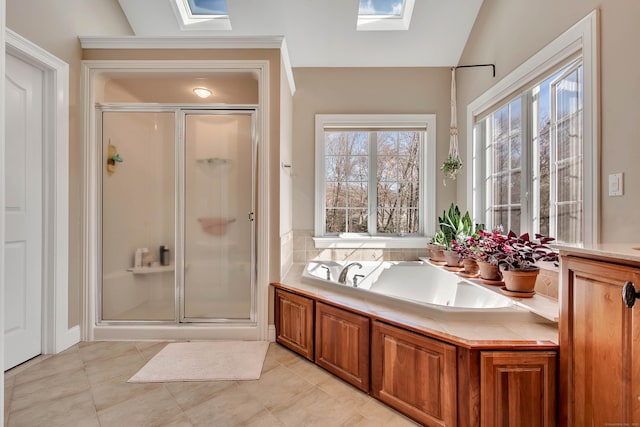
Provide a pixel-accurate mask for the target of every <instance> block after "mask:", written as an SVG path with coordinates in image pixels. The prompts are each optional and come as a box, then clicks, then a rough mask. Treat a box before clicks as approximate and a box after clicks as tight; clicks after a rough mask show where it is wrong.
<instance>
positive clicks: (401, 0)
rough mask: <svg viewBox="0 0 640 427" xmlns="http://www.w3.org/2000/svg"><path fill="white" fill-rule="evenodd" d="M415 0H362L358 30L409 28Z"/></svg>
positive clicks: (359, 8) (359, 9) (400, 29)
mask: <svg viewBox="0 0 640 427" xmlns="http://www.w3.org/2000/svg"><path fill="white" fill-rule="evenodd" d="M414 4H415V0H360V4H359V7H358V25H357V27H356V28H357V30H358V31H402V30H408V29H409V24H411V15H412V13H413V6H414Z"/></svg>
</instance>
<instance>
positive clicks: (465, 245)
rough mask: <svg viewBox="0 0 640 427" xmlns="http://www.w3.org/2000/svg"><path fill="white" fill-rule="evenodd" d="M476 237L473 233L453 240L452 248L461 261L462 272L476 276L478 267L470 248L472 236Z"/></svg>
mask: <svg viewBox="0 0 640 427" xmlns="http://www.w3.org/2000/svg"><path fill="white" fill-rule="evenodd" d="M477 237H478V235H477V234H474V235H473V236H469V237H467V238H465V239H463V240H454V241H453V250H454V251H456V253H457V254H458V259H459V260H461V261H462V267H463V268H464V273H465V274H466V275H467V276H469V277H475V276H477V275H478V271H479V269H480V267H479V266H478V263H477V262H476V259H475V253H474V252H473V251H472V250H471V247H472V244H473V241H474V238H477Z"/></svg>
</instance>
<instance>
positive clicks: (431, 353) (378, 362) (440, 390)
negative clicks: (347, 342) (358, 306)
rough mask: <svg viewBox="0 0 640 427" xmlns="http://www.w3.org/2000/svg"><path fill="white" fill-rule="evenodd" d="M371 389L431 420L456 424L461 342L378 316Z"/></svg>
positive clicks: (419, 417)
mask: <svg viewBox="0 0 640 427" xmlns="http://www.w3.org/2000/svg"><path fill="white" fill-rule="evenodd" d="M371 392H372V394H373V395H374V396H375V397H377V398H378V399H380V400H381V401H383V402H385V403H387V404H388V405H389V406H392V407H394V408H396V409H398V410H399V411H401V412H403V413H405V414H407V415H408V416H410V417H412V418H413V419H415V420H417V421H419V422H420V423H422V424H424V425H427V426H455V425H456V417H457V413H456V348H455V347H454V346H452V345H449V344H445V343H443V342H440V341H436V340H433V339H430V338H427V337H425V336H422V335H418V334H415V333H412V332H408V331H405V330H403V329H400V328H396V327H394V326H390V325H387V324H385V323H381V322H377V321H375V322H373V334H372V349H371Z"/></svg>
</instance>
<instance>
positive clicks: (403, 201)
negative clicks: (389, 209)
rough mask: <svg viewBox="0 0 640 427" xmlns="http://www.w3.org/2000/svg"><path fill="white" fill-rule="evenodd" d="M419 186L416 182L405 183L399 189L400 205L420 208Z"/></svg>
mask: <svg viewBox="0 0 640 427" xmlns="http://www.w3.org/2000/svg"><path fill="white" fill-rule="evenodd" d="M418 195H419V191H418V185H417V183H414V182H404V183H401V184H400V186H399V187H398V200H399V205H400V206H403V207H411V208H417V207H418Z"/></svg>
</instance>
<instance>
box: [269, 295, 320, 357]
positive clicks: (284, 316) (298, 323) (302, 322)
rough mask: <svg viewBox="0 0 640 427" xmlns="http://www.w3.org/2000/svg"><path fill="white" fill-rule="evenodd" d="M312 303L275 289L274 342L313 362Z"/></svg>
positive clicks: (306, 299)
mask: <svg viewBox="0 0 640 427" xmlns="http://www.w3.org/2000/svg"><path fill="white" fill-rule="evenodd" d="M313 305H314V301H313V300H312V299H310V298H306V297H303V296H300V295H296V294H292V293H290V292H286V291H283V290H281V289H276V294H275V313H274V314H275V324H276V341H277V342H278V343H280V344H282V345H284V346H285V347H288V348H290V349H291V350H293V351H295V352H296V353H298V354H300V355H302V356H304V357H306V358H307V359H309V360H313Z"/></svg>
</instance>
